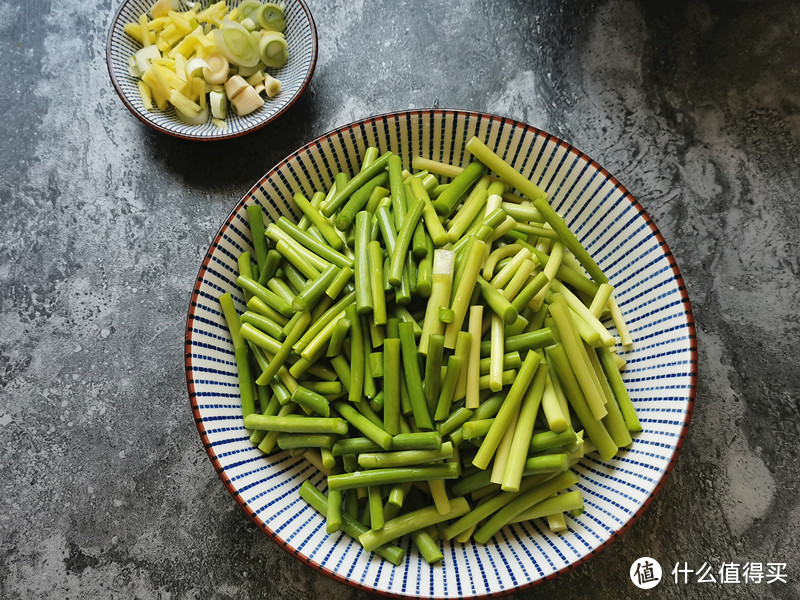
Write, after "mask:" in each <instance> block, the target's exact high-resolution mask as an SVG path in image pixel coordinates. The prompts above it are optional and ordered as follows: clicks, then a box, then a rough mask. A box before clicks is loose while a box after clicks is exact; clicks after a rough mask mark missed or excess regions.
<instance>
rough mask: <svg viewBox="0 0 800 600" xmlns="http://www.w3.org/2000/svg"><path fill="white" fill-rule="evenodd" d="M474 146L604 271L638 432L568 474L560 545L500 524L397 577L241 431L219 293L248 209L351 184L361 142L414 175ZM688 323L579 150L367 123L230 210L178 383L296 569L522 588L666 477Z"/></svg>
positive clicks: (622, 194) (302, 466)
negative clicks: (522, 184) (623, 330)
mask: <svg viewBox="0 0 800 600" xmlns="http://www.w3.org/2000/svg"><path fill="white" fill-rule="evenodd" d="M472 135H477V136H478V137H479V138H481V139H482V140H484V141H485V142H486V143H487V145H488V146H489V147H490V148H493V149H496V151H497V152H498V153H499V154H501V155H502V156H504V157H506V158H507V159H508V160H510V162H511V163H512V164H513V165H514V166H515V167H516V168H517V169H519V170H520V171H521V172H522V173H523V174H526V175H527V176H529V177H530V178H531V179H532V180H533V181H534V182H536V183H537V184H538V185H539V186H541V187H542V188H544V189H545V190H546V191H547V192H548V194H549V195H550V197H551V198H552V202H553V205H554V206H555V208H556V209H557V210H558V211H559V212H560V213H561V214H562V215H563V216H564V217H565V218H566V220H567V222H568V224H569V225H570V227H571V228H572V230H573V231H574V232H575V233H576V235H577V236H578V238H579V239H580V240H581V242H582V243H583V244H584V245H585V247H586V248H587V249H588V250H589V251H590V252H591V253H592V255H593V256H594V257H595V259H596V261H597V262H598V264H599V265H600V267H601V268H603V269H604V270H605V273H606V274H607V275H608V277H609V279H610V281H611V283H612V285H614V287H615V292H616V297H617V299H618V302H619V304H620V306H621V308H622V311H623V313H624V315H625V317H626V319H627V323H628V325H629V328H630V331H631V334H632V336H633V338H634V340H635V346H634V348H633V349H632V350H630V351H627V352H626V351H622V352H621V354H622V355H623V356H624V357H625V358H626V359H627V361H628V367H627V370H626V371H625V372H624V378H625V381H626V385H627V387H628V389H629V391H630V394H631V397H632V399H633V402H634V404H635V406H636V409H637V412H638V414H639V417H640V419H641V423H642V425H643V427H644V431H643V432H642V433H641V434H638V435H636V436H635V441H634V443H633V445H632V446H631V447H630V448H629V449H627V450H624V451H622V452H621V453H620V454H619V455H618V456H617V457H616V458H614V459H612V460H611V461H609V462H607V463H606V462H603V461H601V460H600V459H599V458H598V457H597V456H596V455H595V454H590V455H588V456H587V457H586V458H585V459H584V460H583V461H582V462H581V463H580V464H579V466H577V467H576V470H577V471H578V473H579V474H580V477H581V479H580V483H579V484H578V487H579V488H580V489H581V490H582V492H583V495H584V498H585V502H586V511H585V513H584V514H583V515H581V516H579V517H577V518H573V517H571V516H567V522H568V526H569V531H568V532H567V533H564V534H560V535H556V534H552V533H550V532H549V530H547V528H546V525H544V526H543V525H542V523H540V522H538V521H533V522H529V523H521V524H516V525H512V526H507V527H505V528H504V529H503V530H502V531H501V533H500V534H498V535H497V536H496V537H495V538H494V539H492V540H491V541H490V542H489V543H488V544H487V545H485V546H481V545H478V544H474V543H468V544H458V543H448V542H445V543H444V546H443V552H444V557H445V558H444V563H443V564H440V565H437V566H434V567H430V566H428V565H427V564H426V563H425V562H424V561H423V560H422V559H421V558H420V556H419V555H418V554H417V552H416V551H415V550H414V549H413V548H412V547H411V545H410V544H409V545H408V546H406V550H407V559H406V561H405V563H404V564H403V565H401V566H399V567H394V566H392V565H391V564H389V563H388V562H386V561H383V560H382V559H380V558H373V557H372V556H371V555H370V554H368V553H365V552H363V551H362V550H361V548H360V546H359V545H358V544H356V543H354V542H353V541H352V540H351V539H350V538H349V537H347V536H346V535H344V534H337V535H332V536H328V535H327V534H326V533H325V526H324V519H323V517H322V516H320V515H319V514H317V513H316V512H315V511H314V510H313V509H312V508H310V507H309V506H307V505H306V503H305V502H304V501H303V500H301V499H300V498H299V496H298V495H297V489H298V488H299V486H300V484H301V483H302V482H303V480H305V479H308V478H310V479H311V481H312V482H313V483H314V484H317V485H320V486H321V487H323V489H324V485H325V484H324V477H323V476H322V475H321V474H320V473H319V472H318V471H317V470H316V469H315V468H314V467H312V466H311V465H310V464H309V463H307V462H306V461H305V460H304V459H302V458H291V457H290V456H289V454H288V453H286V452H283V453H279V454H274V455H271V456H269V457H266V456H264V455H262V453H260V452H259V451H258V450H257V449H256V448H254V447H253V446H252V445H251V444H250V442H249V440H248V437H247V435H246V433H245V431H244V429H243V425H242V413H241V410H240V407H239V405H238V402H237V400H238V388H237V378H236V367H235V362H234V357H233V347H232V345H231V342H230V339H229V335H228V333H227V329H226V327H225V324H224V321H223V319H222V316H221V314H220V311H219V308H218V304H217V301H216V298H217V296H218V295H219V294H220V293H222V292H224V291H230V292H232V293H233V295H234V297H235V299H236V302H237V303H238V306H237V307H238V308H239V309H240V310H243V304H242V297H241V295H240V294H239V292H238V290H237V289H236V286H235V279H236V276H237V266H236V258H237V256H238V255H239V253H241V252H242V251H244V250H252V249H251V242H250V237H249V236H250V234H249V229H248V226H247V215H246V209H245V206H246V205H250V204H253V203H258V204H260V205H261V206H262V207H263V208H264V209H265V210H266V212H267V213H268V215H269V217H270V218H272V219H275V218H277V217H279V216H280V215H283V214H288V215H289V216H290V217H291V218H294V219H296V218H297V216H298V211H297V209H296V207H295V206H294V205H293V203H292V201H291V198H292V194H293V193H294V192H296V191H301V192H303V193H304V194H306V195H307V196H309V197H310V194H312V193H313V192H314V191H315V190H318V189H327V187H328V186H329V185H330V184H331V182H332V180H333V177H334V175H335V173H336V172H337V171H338V170H339V169H340V168H341V169H343V170H348V171H350V172H351V173H353V172H354V171H355V170H356V169H357V168H358V165H359V163H360V159H361V157H362V155H363V152H364V150H365V148H366V147H367V146H370V145H374V146H377V147H378V148H379V149H380V150H381V151H385V150H391V151H393V152H396V153H398V154H399V155H400V156H402V157H403V164H404V166H405V167H406V168H409V167H410V164H411V158H412V156H414V155H417V154H419V155H421V156H424V157H429V158H432V159H435V160H441V161H445V162H450V163H455V164H465V163H466V161H467V160H468V157H465V152H464V145H465V143H466V141H467V140H468V139H469V138H470V137H471V136H472ZM696 369H697V356H696V347H695V338H694V321H693V318H692V313H691V307H690V304H689V299H688V297H687V295H686V291H685V288H684V286H683V282H682V279H681V276H680V272H679V271H678V267H677V265H676V264H675V261H674V259H673V257H672V254H671V253H670V251H669V249H668V248H667V246H666V244H665V242H664V240H663V238H662V237H661V235H660V233H659V232H658V230H657V228H656V226H655V225H654V224H653V223H652V221H651V220H650V218H649V216H648V215H647V214H646V213H645V211H644V210H643V209H642V207H641V206H640V205H639V204H638V202H636V200H635V199H634V198H633V197H632V196H631V195H630V194H629V193H628V192H627V190H626V189H625V188H624V187H623V186H622V185H620V183H619V182H618V181H617V180H616V179H614V178H613V177H612V176H610V175H609V174H608V173H607V172H606V171H605V170H603V169H602V168H601V167H600V166H599V165H597V164H596V163H594V162H593V161H592V160H591V159H590V158H588V157H587V156H586V155H584V154H582V153H581V152H579V151H578V150H576V149H574V148H572V147H571V146H569V145H568V144H566V143H564V142H562V141H561V140H559V139H557V138H555V137H553V136H551V135H548V134H547V133H545V132H542V131H539V130H537V129H534V128H532V127H530V126H527V125H524V124H520V123H517V122H514V121H510V120H507V119H503V118H500V117H495V116H491V115H485V114H477V113H463V112H454V111H442V110H426V111H411V112H403V113H395V114H390V115H383V116H378V117H373V118H369V119H366V120H363V121H360V122H357V123H355V124H352V125H348V126H345V127H343V128H340V129H338V130H336V131H333V132H331V133H329V134H326V135H324V136H322V137H321V138H319V139H317V140H315V141H313V142H311V143H309V144H307V145H306V146H304V147H303V148H300V149H299V150H297V151H296V152H295V153H293V154H292V155H290V156H289V157H288V158H286V159H285V160H284V161H283V162H281V163H280V164H279V165H278V166H277V167H275V168H274V169H272V170H271V171H270V172H269V173H267V174H266V175H265V176H264V178H263V179H262V180H261V181H260V182H258V184H257V185H256V186H254V187H253V189H251V190H250V192H249V193H248V194H247V195H246V196H245V197H244V198H243V199H242V201H241V202H240V203H239V204H238V205H237V206H236V207H235V208H234V210H233V212H232V213H231V214H230V216H229V217H228V219H227V220H226V222H225V223H224V224H223V226H222V227H221V229H220V231H219V233H218V234H217V236H216V237H215V239H214V242H213V243H212V244H211V247H210V248H209V251H208V254H207V255H206V257H205V259H204V261H203V264H202V266H201V268H200V273H199V275H198V278H197V281H196V283H195V288H194V291H193V294H192V301H191V307H190V310H189V317H188V321H187V331H186V373H187V381H188V387H189V395H190V398H191V403H192V408H193V411H194V416H195V418H196V421H197V426H198V429H199V431H200V435H201V438H202V440H203V443H204V444H205V447H206V449H207V451H208V454H209V456H210V458H211V460H212V462H213V463H214V465H215V467H216V468H217V469H218V472H219V473H220V476H221V477H222V479H223V481H224V483H225V485H226V487H227V488H228V490H229V491H230V492H231V494H232V495H233V496H234V498H235V499H236V500H237V502H238V503H239V504H240V505H241V506H242V508H243V509H244V510H245V512H246V513H247V514H248V515H249V516H250V517H252V518H253V520H254V521H255V522H256V523H258V524H259V525H260V526H261V527H262V528H263V529H264V530H265V531H266V532H267V533H268V534H269V535H271V536H272V537H273V538H275V539H276V541H279V542H280V543H281V545H282V546H284V547H285V548H286V549H287V550H289V551H291V552H292V553H293V554H294V555H296V556H297V557H298V558H300V559H301V560H303V561H305V562H306V563H308V564H310V565H312V566H313V567H315V568H317V569H319V570H321V571H323V572H324V573H326V574H328V575H331V576H333V577H334V578H337V579H340V580H343V581H345V582H347V583H350V584H352V585H356V586H360V587H366V588H368V589H372V590H375V591H379V592H383V593H389V594H392V595H400V596H406V595H407V596H418V595H421V596H435V597H446V598H456V597H473V596H484V595H489V594H496V593H503V592H508V591H510V590H513V589H518V588H520V587H525V586H528V585H532V584H534V583H536V582H540V581H542V580H543V579H544V578H549V577H551V576H553V575H554V574H557V573H559V572H562V571H564V570H566V569H568V568H569V567H571V566H574V565H576V564H578V563H580V562H582V561H583V560H585V559H587V558H588V557H589V556H591V555H592V554H594V553H595V552H596V551H597V550H598V549H600V548H602V547H603V546H605V545H606V544H608V543H609V542H610V541H612V540H613V539H614V538H615V537H616V536H617V535H618V534H619V533H620V532H622V531H623V530H624V529H625V528H626V526H627V525H628V524H629V523H630V522H631V521H632V520H633V519H634V518H635V517H636V516H637V515H638V514H639V513H640V511H642V510H643V509H644V507H645V506H646V505H647V504H648V503H649V501H650V500H651V498H652V495H653V493H654V492H655V491H656V490H657V488H658V487H659V486H660V484H661V482H662V481H663V478H664V476H665V474H666V473H667V472H668V470H669V469H670V468H671V466H672V464H673V462H674V460H675V458H676V454H677V451H678V449H679V448H680V446H681V444H682V440H683V437H684V435H685V433H686V428H687V426H688V423H689V419H690V417H691V411H692V405H693V401H694V393H695V385H696V374H697V370H696Z"/></svg>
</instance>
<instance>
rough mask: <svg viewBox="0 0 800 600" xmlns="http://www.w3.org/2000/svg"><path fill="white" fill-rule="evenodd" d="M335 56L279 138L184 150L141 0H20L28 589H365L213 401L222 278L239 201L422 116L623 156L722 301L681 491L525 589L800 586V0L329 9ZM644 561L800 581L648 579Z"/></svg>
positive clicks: (16, 517) (3, 153)
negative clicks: (207, 413)
mask: <svg viewBox="0 0 800 600" xmlns="http://www.w3.org/2000/svg"><path fill="white" fill-rule="evenodd" d="M308 3H309V6H310V8H311V10H312V12H313V14H314V17H315V20H316V23H317V26H318V29H319V42H320V49H319V63H318V65H317V69H316V73H315V75H314V78H313V80H312V82H311V85H310V87H309V89H308V90H307V92H306V93H305V95H304V96H303V97H302V98H301V99H300V100H299V101H298V102H297V103H296V104H295V105H294V106H293V107H292V108H291V109H290V110H289V111H288V112H287V113H286V114H285V115H284V116H283V117H282V118H281V119H280V120H279V121H278V122H277V123H275V124H273V125H271V126H268V127H266V128H264V129H262V130H260V131H259V132H257V133H255V134H253V135H249V136H246V137H245V138H243V139H239V140H234V141H229V142H222V143H218V144H216V145H214V146H208V145H204V144H198V143H190V142H184V141H180V140H175V139H171V138H169V137H167V136H165V135H162V134H159V133H156V132H154V131H152V130H150V129H148V128H146V127H145V126H144V125H142V124H141V123H140V122H139V121H138V120H136V119H135V118H134V117H133V116H132V115H131V114H130V113H129V112H128V111H127V109H126V108H125V107H124V106H123V104H122V103H121V102H120V101H119V99H118V97H117V96H116V94H115V92H114V90H113V89H112V87H111V84H110V81H109V78H108V73H107V71H106V65H105V39H106V33H107V28H108V26H109V24H110V21H111V18H112V15H113V12H114V11H115V10H116V8H117V6H118V5H119V1H118V0H104V1H101V0H84V1H82V2H78V1H76V0H61V1H60V2H54V1H50V0H10V1H5V2H3V3H2V4H0V43H1V45H0V48H2V55H3V68H2V71H0V112H1V113H2V119H0V137H1V138H2V146H0V223H2V225H3V230H2V233H0V301H1V302H2V309H1V312H0V452H1V454H0V481H1V482H2V484H0V598H3V599H16V598H81V599H82V598H106V597H109V598H110V597H115V598H129V597H136V598H232V599H244V598H267V597H269V598H273V599H275V600H288V599H295V598H297V599H300V598H303V599H305V598H313V597H323V596H325V597H331V598H340V597H349V598H358V599H363V598H367V597H370V596H369V594H367V593H365V592H362V591H358V590H355V589H352V588H350V587H347V586H345V585H342V584H340V583H337V582H334V581H332V580H330V579H328V578H327V577H325V576H323V575H321V574H319V573H317V572H316V571H314V570H312V569H310V568H308V567H305V566H303V565H302V564H301V563H300V562H298V561H296V560H295V559H293V558H292V557H291V556H289V555H288V554H287V553H286V552H284V551H283V550H281V549H280V548H278V546H277V545H275V544H274V543H273V542H272V541H270V540H269V539H268V537H267V536H266V535H264V534H263V533H262V532H261V531H259V530H258V529H257V528H256V527H255V526H254V525H253V523H252V522H251V521H250V520H249V519H248V518H247V517H246V516H245V514H244V513H243V512H242V511H241V510H240V509H239V508H238V506H237V505H236V503H235V502H234V501H233V500H232V499H231V497H230V496H229V494H228V492H226V491H225V488H224V487H223V485H222V484H221V483H220V481H219V478H218V477H217V475H216V473H215V472H214V470H213V468H212V466H211V463H210V462H209V460H208V458H207V456H206V454H205V452H204V450H203V447H202V445H201V443H200V440H199V437H198V434H197V430H196V428H195V425H194V422H193V420H192V416H191V412H190V410H189V401H188V399H187V394H186V382H185V378H184V371H183V358H182V349H183V334H184V327H185V318H186V309H187V306H188V300H189V294H190V290H191V287H192V282H193V280H194V278H195V276H196V274H197V269H198V266H199V264H200V260H201V257H202V256H203V254H204V253H205V251H206V249H207V246H208V243H209V241H210V240H211V238H212V236H213V234H214V233H215V232H216V230H217V228H218V227H219V225H220V224H221V222H222V220H223V218H224V217H225V216H226V215H227V213H228V211H229V210H230V209H231V208H232V206H233V204H234V203H235V202H236V201H237V200H238V199H239V198H240V197H241V196H242V195H243V194H244V193H245V192H246V191H247V189H248V188H249V187H250V186H251V185H252V184H253V183H254V182H255V181H256V179H257V178H259V177H260V176H261V175H262V174H263V173H265V172H266V171H267V169H268V168H269V167H270V166H272V165H273V164H275V163H276V162H277V161H278V160H280V159H281V158H283V157H284V156H285V155H287V154H288V153H289V152H290V151H292V150H293V149H295V148H296V147H298V146H300V145H301V144H302V143H304V142H306V141H308V140H310V139H312V138H313V137H316V136H317V135H319V134H321V133H324V132H326V131H328V130H330V129H332V128H334V127H336V126H339V125H343V124H345V123H347V122H350V121H352V120H356V119H359V118H362V117H365V116H369V115H371V114H377V113H382V112H387V111H392V110H399V109H405V108H410V107H416V108H422V107H434V106H435V107H446V108H464V109H474V110H481V111H488V112H493V113H498V114H500V115H504V116H507V117H511V118H514V119H518V120H521V121H525V122H527V123H530V124H532V125H534V126H536V127H539V128H542V129H544V130H546V131H549V132H551V133H553V134H555V135H557V136H559V137H561V138H563V139H565V140H567V141H568V142H570V143H572V144H573V145H575V146H576V147H578V148H580V149H581V150H583V151H584V152H586V153H587V154H589V155H590V156H591V157H593V158H594V159H596V160H597V161H599V162H600V163H601V164H602V165H603V166H605V167H606V168H607V169H608V170H609V171H610V172H611V173H613V174H614V175H616V176H617V177H618V178H619V179H620V180H621V181H622V182H623V183H624V184H625V186H626V187H627V188H628V189H629V190H631V192H632V193H633V194H634V195H635V196H636V197H637V198H638V200H639V201H640V202H641V204H642V205H643V206H644V208H645V209H646V210H647V211H648V212H649V213H650V214H651V215H652V216H653V218H654V220H655V222H656V223H657V224H658V226H659V228H660V229H661V231H662V233H663V235H664V237H665V239H666V240H667V243H668V244H669V245H670V247H671V249H672V251H673V253H674V255H675V257H676V259H677V262H678V265H679V266H680V268H681V270H682V272H683V276H684V278H685V280H686V284H687V287H688V292H689V295H690V298H691V301H692V303H693V307H694V311H695V319H696V323H697V330H698V345H699V351H700V364H699V372H700V378H699V388H698V391H697V401H696V406H695V412H694V418H693V421H692V424H691V427H690V431H689V435H688V438H687V440H686V443H685V445H684V448H683V450H682V452H681V455H680V457H679V459H678V461H677V464H676V466H675V468H674V470H673V471H672V473H671V474H670V475H669V477H668V480H667V482H666V484H665V485H664V487H663V489H662V490H661V492H660V494H659V495H658V497H657V498H656V499H655V501H654V502H653V503H652V505H651V506H650V507H649V509H648V510H647V511H646V512H645V513H644V515H643V517H642V518H641V519H640V520H638V521H637V522H635V523H634V524H633V525H632V527H630V529H629V530H628V531H627V532H626V533H625V534H624V535H623V537H622V538H621V539H620V540H619V541H617V542H616V543H614V544H613V545H612V546H611V547H610V548H608V549H606V550H604V551H603V552H602V553H600V554H599V555H598V556H596V557H594V558H592V560H590V561H588V563H586V564H584V565H582V566H580V567H579V568H577V569H575V570H574V571H572V572H570V573H568V574H567V575H565V576H563V577H559V578H557V579H556V580H554V581H551V582H547V583H545V584H543V585H541V586H538V587H536V588H533V589H530V590H527V591H524V592H521V593H519V594H517V595H516V596H515V597H516V598H520V599H523V598H538V597H547V598H557V599H562V598H564V599H566V598H609V599H619V598H626V597H630V598H639V597H653V598H668V599H672V598H722V597H731V598H754V599H755V598H787V599H788V598H797V597H798V596H800V560H798V554H797V547H798V544H800V502H799V501H798V483H799V481H800V479H799V478H798V475H799V474H800V467H799V466H798V462H797V456H798V435H800V415H799V414H798V413H800V358H798V356H799V355H800V352H798V342H800V309H799V308H798V307H800V217H799V216H798V215H800V204H799V203H800V168H799V165H798V159H799V157H800V71H799V70H798V69H799V68H800V67H799V66H798V65H799V64H800V63H798V56H800V5H798V3H796V2H792V1H790V0H785V1H778V2H722V1H718V2H704V1H692V2H686V1H682V0H678V1H675V2H656V1H653V2H650V1H644V0H629V1H626V0H605V1H591V0H590V1H588V2H586V1H584V0H561V1H543V0H509V1H504V0H482V1H477V0H465V1H464V2H440V1H439V0H432V1H431V2H413V1H411V0H399V1H397V2H381V1H377V2H364V1H363V0H355V1H353V2H349V1H345V0H332V1H325V0H308ZM640 556H652V557H655V558H657V559H658V560H659V561H661V564H662V565H664V566H665V570H667V571H668V570H671V568H672V567H673V566H674V564H675V563H676V562H679V561H680V562H686V563H687V564H688V566H689V567H692V568H695V569H697V568H699V567H701V565H702V564H703V563H704V562H705V563H708V564H709V565H710V566H711V567H713V568H714V570H715V571H717V576H718V571H719V569H720V567H722V565H723V563H737V564H740V565H744V564H745V563H747V562H760V563H763V564H764V565H765V567H766V563H768V562H780V563H786V564H787V567H786V577H787V582H786V583H781V582H776V583H771V584H767V583H766V582H765V581H762V582H761V583H760V584H756V583H747V584H744V583H740V584H733V583H727V584H719V583H717V584H713V583H709V584H697V583H690V584H675V583H674V581H672V580H671V579H672V578H671V575H669V573H666V575H667V578H666V580H665V581H664V582H662V584H661V585H659V587H658V588H656V589H655V590H652V591H651V592H642V591H639V590H637V589H636V588H635V587H633V585H632V584H631V581H630V579H629V577H628V569H629V567H630V565H631V563H632V562H633V561H634V560H635V559H636V558H638V557H640Z"/></svg>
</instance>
